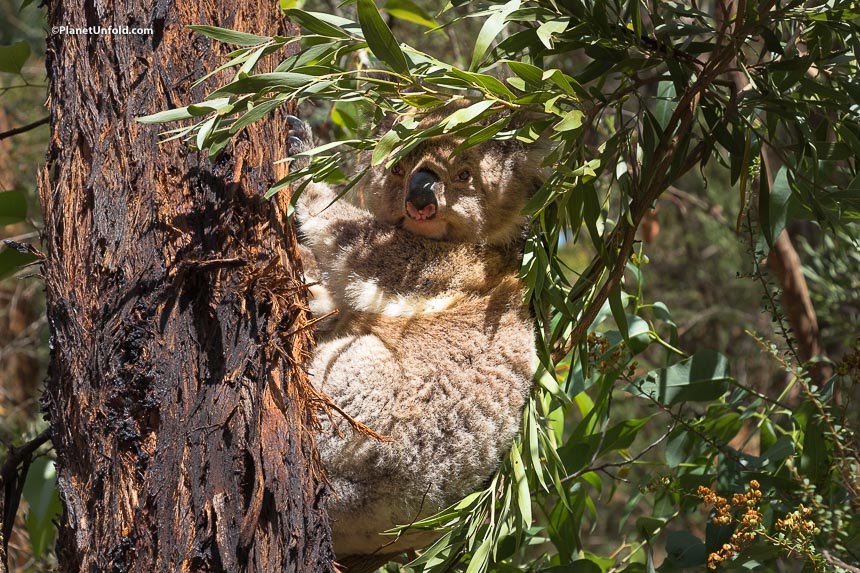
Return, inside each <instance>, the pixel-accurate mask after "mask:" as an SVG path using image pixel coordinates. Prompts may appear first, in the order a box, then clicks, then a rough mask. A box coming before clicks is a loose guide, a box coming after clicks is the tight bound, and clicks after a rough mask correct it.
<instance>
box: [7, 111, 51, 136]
mask: <svg viewBox="0 0 860 573" xmlns="http://www.w3.org/2000/svg"><path fill="white" fill-rule="evenodd" d="M50 121H51V116H45V117H43V118H42V119H40V120H38V121H34V122H33V123H29V124H27V125H23V126H21V127H16V128H15V129H10V130H9V131H0V140H3V139H7V138H9V137H13V136H15V135H18V134H19V133H24V132H26V131H30V130H32V129H36V128H37V127H39V126H41V125H45V124H47V123H48V122H50Z"/></svg>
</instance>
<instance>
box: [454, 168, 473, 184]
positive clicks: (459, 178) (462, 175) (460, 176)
mask: <svg viewBox="0 0 860 573" xmlns="http://www.w3.org/2000/svg"><path fill="white" fill-rule="evenodd" d="M471 178H472V174H471V173H469V170H468V169H464V170H462V171H461V172H460V173H459V174H458V175H457V181H468V180H469V179H471Z"/></svg>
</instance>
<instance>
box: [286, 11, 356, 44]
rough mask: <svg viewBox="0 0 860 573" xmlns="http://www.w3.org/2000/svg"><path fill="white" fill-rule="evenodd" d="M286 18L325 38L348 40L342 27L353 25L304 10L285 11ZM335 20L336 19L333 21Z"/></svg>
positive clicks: (346, 21)
mask: <svg viewBox="0 0 860 573" xmlns="http://www.w3.org/2000/svg"><path fill="white" fill-rule="evenodd" d="M286 14H287V18H289V19H290V20H292V21H293V22H295V23H296V24H298V25H299V26H301V27H302V28H304V29H305V30H307V31H308V32H312V33H314V34H319V35H320V36H325V37H327V38H350V37H351V36H350V35H349V33H347V32H346V31H345V30H344V29H343V27H344V26H348V25H350V24H351V25H353V26H354V25H355V22H353V21H352V20H347V19H345V18H337V17H336V16H329V15H328V14H318V13H316V12H305V11H304V10H287V11H286ZM335 18H337V19H335Z"/></svg>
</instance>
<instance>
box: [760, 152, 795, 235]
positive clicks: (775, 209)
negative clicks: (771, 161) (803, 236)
mask: <svg viewBox="0 0 860 573" xmlns="http://www.w3.org/2000/svg"><path fill="white" fill-rule="evenodd" d="M766 169H767V167H766V165H765V161H764V159H762V162H761V184H760V185H759V219H760V223H761V229H762V232H763V233H764V238H765V240H766V241H767V244H768V246H769V247H772V246H773V243H774V242H775V241H776V240H777V239H778V238H779V236H780V234H782V231H783V230H784V229H785V224H786V222H787V220H788V208H789V203H790V199H791V185H789V183H788V170H787V169H786V168H785V167H784V166H783V167H780V169H779V171H778V172H777V174H776V177H774V179H773V187H770V186H769V185H768V184H767V183H769V178H768V175H767V171H766Z"/></svg>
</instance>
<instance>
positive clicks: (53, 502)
mask: <svg viewBox="0 0 860 573" xmlns="http://www.w3.org/2000/svg"><path fill="white" fill-rule="evenodd" d="M24 499H26V500H27V505H29V506H30V511H29V513H28V515H27V532H28V533H29V534H30V543H31V544H32V546H33V556H34V557H36V558H37V559H38V558H39V557H41V556H42V554H43V553H44V552H45V550H46V549H47V548H48V547H49V546H50V543H51V541H52V540H53V538H54V536H55V534H56V531H57V529H56V527H54V523H53V522H54V519H56V518H57V517H58V516H59V515H60V512H61V511H62V506H61V505H60V497H59V494H58V492H57V472H56V470H55V469H54V462H53V461H51V460H49V459H47V458H44V457H42V458H37V459H35V460H33V463H32V464H31V465H30V469H29V471H28V472H27V480H26V481H25V482H24Z"/></svg>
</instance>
